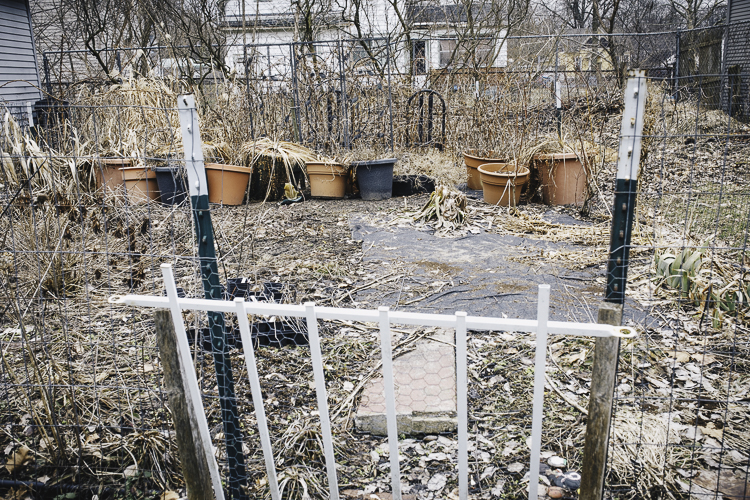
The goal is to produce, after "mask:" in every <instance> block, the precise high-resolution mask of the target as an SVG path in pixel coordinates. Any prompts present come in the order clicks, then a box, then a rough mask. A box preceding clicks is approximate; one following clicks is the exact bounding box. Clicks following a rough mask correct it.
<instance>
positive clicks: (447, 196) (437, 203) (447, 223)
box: [414, 186, 467, 231]
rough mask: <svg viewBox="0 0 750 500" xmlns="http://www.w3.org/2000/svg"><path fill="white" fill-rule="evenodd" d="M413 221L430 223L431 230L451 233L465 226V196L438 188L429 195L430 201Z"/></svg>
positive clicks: (441, 187)
mask: <svg viewBox="0 0 750 500" xmlns="http://www.w3.org/2000/svg"><path fill="white" fill-rule="evenodd" d="M414 220H416V221H422V222H428V223H429V222H432V221H434V222H433V223H432V224H431V225H432V227H433V228H435V229H436V230H439V231H452V230H454V229H456V228H458V227H461V226H463V225H464V224H466V220H467V213H466V195H464V194H463V193H460V192H458V191H455V190H453V189H450V188H449V187H447V186H438V187H437V188H436V189H435V191H433V192H432V193H431V194H430V199H429V200H427V203H425V205H424V206H423V207H422V208H421V210H420V211H419V212H417V214H416V215H414Z"/></svg>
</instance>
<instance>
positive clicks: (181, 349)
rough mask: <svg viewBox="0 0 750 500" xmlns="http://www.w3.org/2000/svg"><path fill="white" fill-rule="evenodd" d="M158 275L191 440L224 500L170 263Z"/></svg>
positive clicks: (219, 499)
mask: <svg viewBox="0 0 750 500" xmlns="http://www.w3.org/2000/svg"><path fill="white" fill-rule="evenodd" d="M161 273H162V276H164V286H165V287H166V289H167V298H168V300H169V310H170V312H171V313H172V323H174V333H175V335H177V351H178V354H179V357H180V370H181V371H182V376H183V377H184V379H185V380H187V388H188V392H186V393H185V398H186V399H187V403H188V408H190V409H192V411H193V413H194V415H193V416H194V417H195V421H197V422H198V429H197V430H194V431H193V432H194V434H193V440H195V441H201V442H202V443H203V449H204V450H205V453H206V463H207V464H208V469H209V471H210V472H211V484H212V485H213V488H214V495H215V496H216V500H224V489H223V488H222V486H221V475H220V474H219V466H218V465H217V464H216V457H214V454H213V451H212V450H213V446H211V434H210V433H209V431H208V422H207V421H206V412H205V411H204V409H203V402H202V400H201V393H200V389H199V388H198V378H197V377H196V376H195V369H194V368H193V360H192V359H191V358H190V346H189V345H188V340H187V333H186V332H185V323H184V321H183V320H182V311H181V310H180V305H179V297H178V296H177V285H175V282H174V275H173V274H172V266H171V265H170V264H162V265H161Z"/></svg>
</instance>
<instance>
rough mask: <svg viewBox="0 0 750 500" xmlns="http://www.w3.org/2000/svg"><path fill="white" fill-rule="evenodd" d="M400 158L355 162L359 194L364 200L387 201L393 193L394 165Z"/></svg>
mask: <svg viewBox="0 0 750 500" xmlns="http://www.w3.org/2000/svg"><path fill="white" fill-rule="evenodd" d="M397 161H398V158H386V159H383V160H371V161H355V162H353V163H352V167H354V168H356V169H357V183H358V184H359V194H360V196H362V199H363V200H386V199H388V198H390V197H391V195H392V193H393V165H394V164H395V163H396V162H397Z"/></svg>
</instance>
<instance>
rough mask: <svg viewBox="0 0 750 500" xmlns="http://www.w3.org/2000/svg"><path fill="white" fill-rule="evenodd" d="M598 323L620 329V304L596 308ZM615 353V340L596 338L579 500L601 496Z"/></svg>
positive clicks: (612, 397)
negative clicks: (597, 309)
mask: <svg viewBox="0 0 750 500" xmlns="http://www.w3.org/2000/svg"><path fill="white" fill-rule="evenodd" d="M598 322H599V323H600V324H605V325H614V326H618V325H620V324H621V323H622V304H613V303H611V302H604V303H602V305H601V306H600V307H599V320H598ZM619 353H620V339H619V337H597V339H596V344H595V347H594V366H593V368H592V370H591V391H590V393H589V414H588V418H587V420H586V441H585V444H584V447H583V467H582V469H581V496H580V500H601V498H602V493H603V492H604V473H605V472H606V470H607V446H608V443H609V428H610V423H611V420H612V402H613V400H614V389H615V379H616V375H617V358H618V355H619Z"/></svg>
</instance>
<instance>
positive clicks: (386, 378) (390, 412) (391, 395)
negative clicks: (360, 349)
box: [378, 307, 401, 500]
mask: <svg viewBox="0 0 750 500" xmlns="http://www.w3.org/2000/svg"><path fill="white" fill-rule="evenodd" d="M378 316H379V320H380V353H381V357H382V360H383V387H384V389H385V416H386V425H387V427H388V449H389V451H390V455H391V457H390V459H391V489H392V493H391V495H392V497H393V500H401V467H400V466H399V463H398V423H397V420H396V393H395V390H394V387H393V359H392V357H391V356H392V353H391V325H390V319H389V318H388V308H387V307H378Z"/></svg>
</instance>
